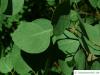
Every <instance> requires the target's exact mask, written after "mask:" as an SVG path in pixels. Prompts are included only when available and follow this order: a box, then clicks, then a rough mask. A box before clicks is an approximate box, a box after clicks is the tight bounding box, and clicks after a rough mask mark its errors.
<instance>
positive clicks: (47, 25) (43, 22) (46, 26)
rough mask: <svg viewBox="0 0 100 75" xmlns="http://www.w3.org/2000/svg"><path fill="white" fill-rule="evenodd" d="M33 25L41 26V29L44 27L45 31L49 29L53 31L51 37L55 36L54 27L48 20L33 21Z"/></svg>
mask: <svg viewBox="0 0 100 75" xmlns="http://www.w3.org/2000/svg"><path fill="white" fill-rule="evenodd" d="M33 23H37V24H38V25H40V27H42V28H43V29H44V30H48V29H50V28H51V29H52V30H51V36H52V35H53V32H52V31H53V26H52V25H51V21H50V20H48V19H44V18H39V19H36V20H34V21H33Z"/></svg>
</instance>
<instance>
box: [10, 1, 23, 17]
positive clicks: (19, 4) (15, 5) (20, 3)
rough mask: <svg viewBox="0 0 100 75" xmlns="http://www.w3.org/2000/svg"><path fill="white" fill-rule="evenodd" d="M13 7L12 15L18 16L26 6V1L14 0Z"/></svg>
mask: <svg viewBox="0 0 100 75" xmlns="http://www.w3.org/2000/svg"><path fill="white" fill-rule="evenodd" d="M12 4H13V5H12V7H13V12H12V15H16V14H17V13H19V12H20V11H21V10H22V8H23V5H24V0H12Z"/></svg>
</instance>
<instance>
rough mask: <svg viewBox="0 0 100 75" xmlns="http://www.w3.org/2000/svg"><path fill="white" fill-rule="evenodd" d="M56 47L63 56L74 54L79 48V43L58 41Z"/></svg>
mask: <svg viewBox="0 0 100 75" xmlns="http://www.w3.org/2000/svg"><path fill="white" fill-rule="evenodd" d="M58 47H59V49H60V50H62V51H63V52H64V53H65V54H66V53H75V52H76V51H77V49H78V47H79V41H77V40H71V39H65V40H60V41H58Z"/></svg>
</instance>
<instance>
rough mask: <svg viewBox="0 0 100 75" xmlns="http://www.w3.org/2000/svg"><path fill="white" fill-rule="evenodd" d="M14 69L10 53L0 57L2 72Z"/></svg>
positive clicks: (0, 69) (0, 70)
mask: <svg viewBox="0 0 100 75" xmlns="http://www.w3.org/2000/svg"><path fill="white" fill-rule="evenodd" d="M12 69H13V64H12V61H11V57H10V54H9V55H7V56H6V57H2V58H1V59H0V72H2V73H8V72H11V70H12Z"/></svg>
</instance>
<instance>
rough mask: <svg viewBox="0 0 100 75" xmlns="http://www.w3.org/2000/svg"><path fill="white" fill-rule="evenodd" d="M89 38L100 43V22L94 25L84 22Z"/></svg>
mask: <svg viewBox="0 0 100 75" xmlns="http://www.w3.org/2000/svg"><path fill="white" fill-rule="evenodd" d="M84 26H85V29H86V32H87V34H88V37H89V40H90V41H92V42H93V43H95V44H97V45H100V24H96V25H95V26H92V25H90V24H87V23H85V24H84Z"/></svg>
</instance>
